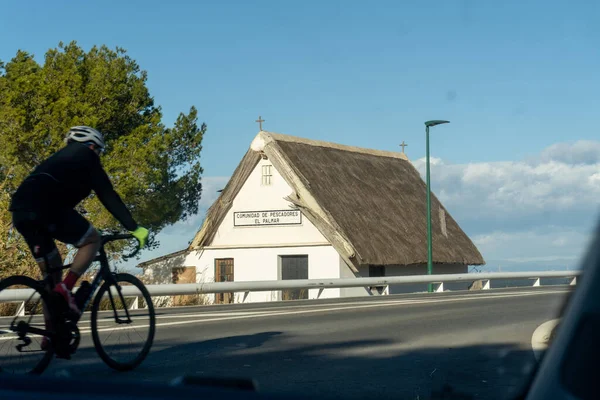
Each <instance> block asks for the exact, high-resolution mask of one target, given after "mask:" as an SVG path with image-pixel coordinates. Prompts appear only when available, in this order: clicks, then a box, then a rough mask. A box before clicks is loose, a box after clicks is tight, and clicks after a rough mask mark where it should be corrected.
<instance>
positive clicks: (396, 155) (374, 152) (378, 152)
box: [257, 131, 408, 161]
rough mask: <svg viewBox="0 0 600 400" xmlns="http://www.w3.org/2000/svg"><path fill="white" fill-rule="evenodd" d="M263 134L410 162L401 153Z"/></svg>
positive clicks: (276, 138) (274, 133)
mask: <svg viewBox="0 0 600 400" xmlns="http://www.w3.org/2000/svg"><path fill="white" fill-rule="evenodd" d="M261 134H264V135H266V136H268V137H271V138H272V139H273V140H275V141H282V142H293V143H300V144H307V145H311V146H318V147H328V148H332V149H337V150H342V151H350V152H353V153H361V154H368V155H372V156H378V157H390V158H398V159H401V160H405V161H408V157H407V156H406V154H404V153H400V152H393V151H387V150H376V149H368V148H366V147H357V146H348V145H345V144H339V143H334V142H326V141H323V140H314V139H307V138H303V137H299V136H292V135H286V134H283V133H277V132H269V131H260V132H259V133H258V135H257V136H260V135H261Z"/></svg>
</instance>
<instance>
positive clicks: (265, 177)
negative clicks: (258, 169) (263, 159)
mask: <svg viewBox="0 0 600 400" xmlns="http://www.w3.org/2000/svg"><path fill="white" fill-rule="evenodd" d="M272 169H273V166H272V165H263V166H262V184H263V185H265V186H268V185H270V184H271V181H272V179H273V173H272Z"/></svg>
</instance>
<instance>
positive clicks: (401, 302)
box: [81, 291, 562, 333]
mask: <svg viewBox="0 0 600 400" xmlns="http://www.w3.org/2000/svg"><path fill="white" fill-rule="evenodd" d="M550 293H562V292H560V291H544V292H541V291H535V292H528V293H526V294H523V293H514V294H512V293H511V294H503V295H497V294H495V295H493V296H481V295H479V296H468V297H467V296H461V298H460V299H455V298H453V299H431V298H430V299H423V300H396V301H386V302H374V303H372V304H364V303H362V304H361V305H357V306H354V307H348V306H345V307H329V308H324V309H318V310H314V309H313V310H298V311H273V312H270V313H266V314H262V315H254V314H252V315H238V316H223V317H216V318H203V319H195V320H191V321H174V322H163V323H157V324H156V327H161V326H177V325H189V324H197V323H203V322H215V321H229V320H237V319H248V318H256V317H275V316H280V315H298V314H317V313H327V312H331V311H344V310H350V311H353V310H356V309H359V308H376V307H389V306H398V305H419V304H430V303H449V302H457V301H468V300H476V299H482V298H494V299H497V298H511V297H526V296H536V295H541V294H550ZM202 315H203V314H202V313H199V314H196V317H201V316H202ZM148 326H149V325H147V324H146V325H137V326H135V328H142V327H148ZM124 329H129V328H128V327H119V328H112V329H110V328H106V329H102V330H98V331H99V332H102V331H106V330H112V331H116V330H124ZM84 332H85V333H88V332H89V331H81V333H84Z"/></svg>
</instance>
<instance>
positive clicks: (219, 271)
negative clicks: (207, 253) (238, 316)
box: [215, 258, 234, 304]
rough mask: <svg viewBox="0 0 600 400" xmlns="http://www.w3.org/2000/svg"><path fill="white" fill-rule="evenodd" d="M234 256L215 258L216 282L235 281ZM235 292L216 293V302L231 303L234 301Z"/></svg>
mask: <svg viewBox="0 0 600 400" xmlns="http://www.w3.org/2000/svg"><path fill="white" fill-rule="evenodd" d="M233 278H234V276H233V258H216V259H215V282H233ZM233 300H234V297H233V293H217V294H215V303H217V304H229V303H233Z"/></svg>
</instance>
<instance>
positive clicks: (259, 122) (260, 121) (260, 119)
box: [254, 115, 265, 131]
mask: <svg viewBox="0 0 600 400" xmlns="http://www.w3.org/2000/svg"><path fill="white" fill-rule="evenodd" d="M254 122H258V128H259V129H260V130H261V131H262V123H263V122H265V120H264V119H262V117H261V116H260V115H259V116H258V119H257V120H256V121H254Z"/></svg>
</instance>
